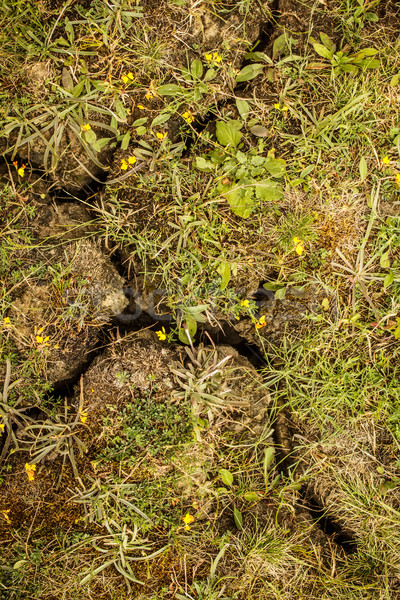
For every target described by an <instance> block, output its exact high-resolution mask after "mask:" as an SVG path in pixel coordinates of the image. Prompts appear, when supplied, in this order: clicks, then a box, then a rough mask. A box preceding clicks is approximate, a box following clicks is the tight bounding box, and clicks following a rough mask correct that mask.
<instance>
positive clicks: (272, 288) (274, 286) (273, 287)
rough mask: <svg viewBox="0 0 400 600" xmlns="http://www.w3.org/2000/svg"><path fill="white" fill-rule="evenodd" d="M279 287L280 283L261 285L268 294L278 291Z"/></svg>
mask: <svg viewBox="0 0 400 600" xmlns="http://www.w3.org/2000/svg"><path fill="white" fill-rule="evenodd" d="M281 287H282V284H281V283H273V282H272V281H266V282H265V283H263V288H265V289H266V290H269V291H270V292H276V290H279V289H280V288H281Z"/></svg>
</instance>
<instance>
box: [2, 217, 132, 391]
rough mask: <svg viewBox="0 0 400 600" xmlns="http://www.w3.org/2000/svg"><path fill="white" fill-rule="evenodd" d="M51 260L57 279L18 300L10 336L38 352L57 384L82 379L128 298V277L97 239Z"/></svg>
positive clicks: (55, 251) (59, 250)
mask: <svg viewBox="0 0 400 600" xmlns="http://www.w3.org/2000/svg"><path fill="white" fill-rule="evenodd" d="M67 214H68V211H67ZM59 224H60V222H59ZM60 226H61V224H60ZM48 260H49V262H50V263H51V264H52V265H53V270H52V269H50V271H52V272H53V281H48V282H47V283H42V284H41V285H35V286H31V287H30V288H28V289H27V290H25V291H24V292H23V293H22V294H21V295H20V296H19V297H18V298H16V299H15V300H14V302H13V303H12V306H11V308H10V310H9V313H8V316H9V318H10V322H11V324H12V326H11V327H10V329H9V333H10V335H11V337H12V338H13V339H14V341H15V344H16V346H17V348H18V349H19V350H20V351H21V352H22V353H23V354H26V353H29V352H30V351H31V350H36V351H37V352H38V353H39V357H38V358H40V360H39V363H40V368H41V369H42V370H43V372H44V373H45V375H46V378H47V380H48V381H49V382H50V383H51V384H57V383H60V382H64V381H68V380H71V379H74V378H75V377H76V376H77V374H78V373H79V372H80V371H81V370H82V368H83V366H84V365H85V364H87V362H88V357H89V356H90V352H91V351H93V350H94V348H95V346H96V343H97V341H98V336H99V330H100V327H101V326H102V325H103V324H104V323H106V322H107V321H109V320H110V318H111V317H112V316H113V315H115V314H118V313H120V312H122V311H123V310H124V308H125V307H126V306H127V305H128V303H129V300H128V299H127V298H126V297H125V295H124V292H123V286H124V280H123V278H122V277H121V276H120V275H119V274H118V272H117V270H116V268H115V267H114V265H112V263H111V261H110V259H109V258H107V257H106V256H105V255H104V254H103V253H102V251H101V249H100V247H99V246H97V245H96V244H95V243H94V242H92V241H89V240H80V241H79V242H72V243H69V244H66V245H65V246H64V247H53V248H52V249H51V250H49V252H48Z"/></svg>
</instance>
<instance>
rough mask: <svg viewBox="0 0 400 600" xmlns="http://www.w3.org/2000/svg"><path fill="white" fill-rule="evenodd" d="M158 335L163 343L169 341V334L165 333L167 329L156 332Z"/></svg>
mask: <svg viewBox="0 0 400 600" xmlns="http://www.w3.org/2000/svg"><path fill="white" fill-rule="evenodd" d="M156 334H157V336H158V339H159V340H161V341H162V340H166V339H167V334H166V333H165V327H163V328H162V329H159V330H158V331H156Z"/></svg>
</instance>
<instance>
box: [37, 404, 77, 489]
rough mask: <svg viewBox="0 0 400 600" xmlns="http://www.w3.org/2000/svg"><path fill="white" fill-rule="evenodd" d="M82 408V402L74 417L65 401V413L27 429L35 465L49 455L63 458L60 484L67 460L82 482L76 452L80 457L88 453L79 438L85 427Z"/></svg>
mask: <svg viewBox="0 0 400 600" xmlns="http://www.w3.org/2000/svg"><path fill="white" fill-rule="evenodd" d="M82 407H83V402H82V401H81V402H80V405H79V409H78V410H77V412H76V414H75V416H72V415H70V414H69V412H68V409H69V407H68V402H67V400H65V402H64V413H63V414H57V415H56V418H55V420H54V421H51V420H50V419H46V420H45V421H43V422H36V423H34V424H29V425H27V426H26V427H25V433H26V435H27V436H28V438H30V442H29V447H30V455H31V459H32V461H33V462H34V463H38V462H40V461H41V460H43V459H44V458H46V456H49V455H53V457H58V456H62V458H63V460H62V468H61V471H60V475H59V478H58V483H60V481H61V479H62V476H63V469H64V465H65V462H66V460H67V458H68V459H69V461H70V463H71V466H72V470H73V473H74V476H75V478H76V479H78V480H80V477H79V473H78V467H77V464H76V456H75V452H76V450H77V451H78V453H79V455H80V456H83V454H85V453H86V452H87V447H86V444H85V443H84V442H83V441H82V440H81V438H80V437H79V436H78V432H79V431H81V430H82V426H83V423H82Z"/></svg>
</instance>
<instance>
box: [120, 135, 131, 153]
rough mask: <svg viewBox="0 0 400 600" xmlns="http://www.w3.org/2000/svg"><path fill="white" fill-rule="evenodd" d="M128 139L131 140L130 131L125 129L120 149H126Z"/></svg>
mask: <svg viewBox="0 0 400 600" xmlns="http://www.w3.org/2000/svg"><path fill="white" fill-rule="evenodd" d="M130 141H131V132H130V131H127V132H126V134H125V135H124V137H123V138H122V142H121V149H122V150H126V149H127V147H128V146H129V142H130Z"/></svg>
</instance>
